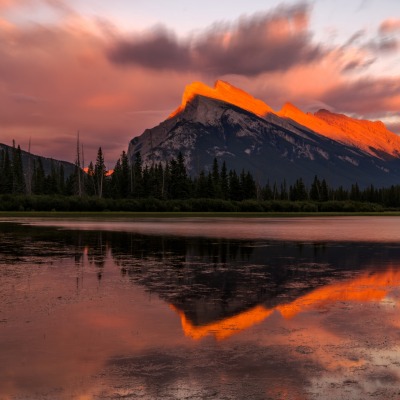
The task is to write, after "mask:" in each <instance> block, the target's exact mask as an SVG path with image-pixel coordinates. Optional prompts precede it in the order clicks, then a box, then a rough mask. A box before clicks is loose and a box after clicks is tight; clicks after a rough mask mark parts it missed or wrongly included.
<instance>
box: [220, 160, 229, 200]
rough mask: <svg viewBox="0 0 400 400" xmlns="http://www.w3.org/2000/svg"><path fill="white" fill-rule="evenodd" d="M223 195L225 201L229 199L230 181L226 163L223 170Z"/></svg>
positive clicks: (223, 164)
mask: <svg viewBox="0 0 400 400" xmlns="http://www.w3.org/2000/svg"><path fill="white" fill-rule="evenodd" d="M221 194H222V198H223V199H228V198H229V179H228V171H227V168H226V163H225V161H224V162H223V163H222V168H221Z"/></svg>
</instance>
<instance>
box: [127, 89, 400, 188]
mask: <svg viewBox="0 0 400 400" xmlns="http://www.w3.org/2000/svg"><path fill="white" fill-rule="evenodd" d="M139 151H140V153H141V156H142V159H143V161H144V163H145V165H151V164H152V163H154V162H165V161H167V160H170V159H171V158H172V157H176V156H177V154H178V153H179V152H182V154H183V155H184V158H185V163H186V166H187V168H188V170H189V171H190V173H191V174H192V175H197V174H198V173H199V172H200V170H202V169H204V170H206V171H209V170H211V168H212V162H213V159H214V157H216V158H217V159H218V160H219V161H220V163H222V161H226V163H227V166H228V168H230V169H236V170H237V171H241V170H242V169H245V170H249V171H250V172H251V173H252V174H253V176H254V178H255V179H256V180H257V181H258V182H259V183H261V184H265V183H266V182H267V181H270V182H274V181H276V182H282V181H283V180H284V179H286V181H287V183H292V182H294V181H295V180H296V179H297V178H299V177H302V178H303V179H304V180H305V181H306V183H311V181H312V180H313V178H314V176H315V175H318V176H319V177H320V178H325V179H326V180H327V181H328V182H329V184H331V185H333V186H340V185H343V186H345V187H349V186H350V185H351V184H352V183H355V182H357V183H358V184H359V185H360V187H365V186H368V185H370V184H373V185H376V186H378V187H381V186H389V185H392V184H398V183H399V180H400V179H399V177H400V158H399V157H400V138H399V137H398V136H397V135H395V134H394V133H393V132H390V131H389V130H387V129H386V127H385V125H384V124H383V123H382V122H379V121H378V122H371V121H363V120H358V119H354V118H350V117H348V116H345V115H341V114H335V113H331V112H329V111H327V110H320V111H318V112H316V113H315V114H311V113H303V112H302V111H301V110H299V109H297V108H296V107H295V106H293V105H292V104H290V103H288V104H286V105H285V106H284V107H283V108H282V110H280V111H278V112H275V111H274V110H272V108H271V107H269V106H268V105H267V104H265V103H263V102H262V101H261V100H258V99H255V98H254V97H252V96H251V95H249V94H247V93H246V92H244V91H242V90H240V89H237V88H235V87H234V86H232V85H230V84H228V83H226V82H222V81H217V83H216V84H215V87H214V88H211V87H208V86H206V85H204V84H202V83H199V82H196V83H194V84H191V85H189V86H187V88H186V90H185V93H184V95H183V100H182V104H181V105H180V106H179V107H178V109H177V110H176V111H175V112H173V113H172V114H171V115H170V116H169V117H168V118H167V119H166V120H165V121H163V122H161V123H160V124H159V125H158V126H156V127H154V128H152V129H147V130H145V131H144V132H143V134H142V135H140V136H138V137H135V138H133V139H132V140H131V142H130V144H129V150H128V156H129V158H130V160H131V162H133V161H134V159H135V154H136V153H137V152H139Z"/></svg>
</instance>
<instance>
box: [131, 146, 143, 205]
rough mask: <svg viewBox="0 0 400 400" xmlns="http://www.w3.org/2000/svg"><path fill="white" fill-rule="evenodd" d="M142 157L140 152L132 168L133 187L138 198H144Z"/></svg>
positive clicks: (134, 194) (133, 191)
mask: <svg viewBox="0 0 400 400" xmlns="http://www.w3.org/2000/svg"><path fill="white" fill-rule="evenodd" d="M142 173H143V171H142V156H141V154H140V152H137V153H136V155H135V163H134V165H133V167H132V176H131V187H132V193H133V196H134V197H136V198H138V197H142V196H143V182H142V180H143V179H142V178H143V176H142Z"/></svg>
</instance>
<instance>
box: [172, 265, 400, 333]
mask: <svg viewBox="0 0 400 400" xmlns="http://www.w3.org/2000/svg"><path fill="white" fill-rule="evenodd" d="M399 285H400V270H398V271H397V270H392V269H390V270H388V271H382V272H378V273H374V274H369V273H368V274H363V275H361V276H360V277H357V278H354V279H351V280H348V281H345V282H340V283H335V284H330V285H327V286H324V287H321V288H319V289H316V290H314V291H311V292H310V293H308V294H306V295H304V296H300V297H299V298H297V299H296V300H294V301H292V302H290V303H287V304H281V305H278V306H276V307H273V308H267V307H266V306H264V305H257V306H255V307H253V308H251V309H249V310H246V311H243V312H241V313H238V314H237V315H235V316H233V317H228V318H225V319H222V320H219V321H216V322H214V323H209V324H205V325H199V326H196V325H194V324H192V323H191V322H190V321H189V320H188V318H187V317H186V315H185V314H184V313H183V312H182V311H180V310H179V309H177V308H175V307H174V306H171V307H172V309H173V310H175V311H176V312H177V313H178V314H179V316H180V318H181V323H182V329H183V332H184V333H185V335H186V336H188V337H190V338H192V339H195V340H198V339H202V338H203V337H205V336H208V335H212V336H214V337H215V338H216V339H217V340H223V339H227V338H228V337H230V336H232V335H233V334H235V333H238V332H240V331H243V330H245V329H248V328H250V327H252V326H253V325H256V324H259V323H260V322H262V321H264V320H265V319H267V318H268V317H270V316H271V315H272V314H273V313H274V312H278V313H280V315H282V317H283V318H286V319H287V318H293V317H295V316H296V315H297V314H299V313H301V312H305V311H310V310H318V309H325V308H327V307H329V306H331V305H332V304H333V303H336V302H369V301H381V300H383V299H385V298H386V297H387V296H388V295H389V294H390V292H391V291H392V290H394V289H395V288H397V287H399Z"/></svg>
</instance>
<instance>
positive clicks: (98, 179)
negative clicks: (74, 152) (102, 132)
mask: <svg viewBox="0 0 400 400" xmlns="http://www.w3.org/2000/svg"><path fill="white" fill-rule="evenodd" d="M105 177H106V165H105V163H104V156H103V151H102V150H101V147H99V150H98V151H97V158H96V164H95V166H94V181H95V185H96V191H97V196H99V197H100V198H101V197H103V191H104V189H105Z"/></svg>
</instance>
